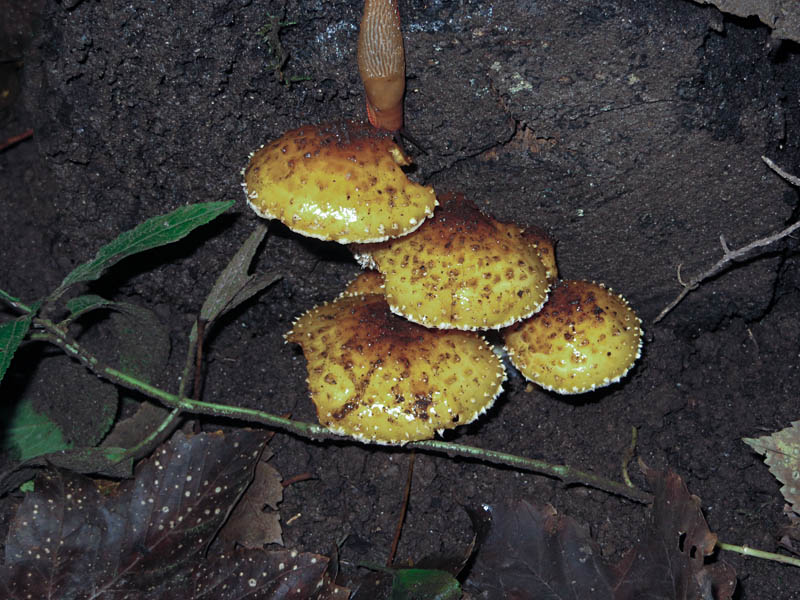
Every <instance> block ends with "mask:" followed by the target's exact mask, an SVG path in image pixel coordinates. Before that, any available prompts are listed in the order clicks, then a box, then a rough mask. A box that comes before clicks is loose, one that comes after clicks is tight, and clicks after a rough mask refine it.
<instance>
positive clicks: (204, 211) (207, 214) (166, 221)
mask: <svg viewBox="0 0 800 600" xmlns="http://www.w3.org/2000/svg"><path fill="white" fill-rule="evenodd" d="M233 204H234V202H233V201H232V200H230V201H227V202H205V203H201V204H191V205H189V206H181V207H180V208H177V209H175V210H173V211H172V212H170V213H168V214H166V215H161V216H158V217H153V218H151V219H148V220H147V221H145V222H144V223H141V224H140V225H137V226H136V227H134V228H133V229H131V230H130V231H126V232H125V233H122V234H120V235H119V236H118V237H117V238H116V239H114V240H113V241H111V242H109V243H108V244H106V245H105V246H103V247H102V248H100V249H99V250H98V251H97V254H96V255H95V257H94V258H93V259H92V260H90V261H89V262H86V263H83V264H82V265H80V266H78V267H77V268H75V269H74V270H73V271H72V272H71V273H70V274H69V275H67V276H66V277H65V278H64V281H63V282H62V283H61V285H60V286H59V288H58V290H57V291H56V293H58V292H59V291H61V290H63V289H64V288H66V287H67V286H70V285H72V284H74V283H79V282H81V281H92V280H95V279H97V278H98V277H100V275H102V274H103V271H105V270H106V269H108V268H109V267H111V266H112V265H114V264H116V263H118V262H119V261H121V260H122V259H123V258H126V257H128V256H131V255H133V254H137V253H139V252H144V251H145V250H150V249H152V248H157V247H159V246H164V245H166V244H171V243H172V242H176V241H178V240H180V239H181V238H183V237H185V236H186V235H188V234H189V233H191V232H192V231H193V230H194V229H196V228H198V227H200V226H201V225H205V224H206V223H208V222H209V221H211V220H213V219H215V218H217V217H218V216H219V215H221V214H222V213H223V212H225V211H226V210H228V209H229V208H230V207H231V206H233Z"/></svg>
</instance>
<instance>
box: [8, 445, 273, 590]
mask: <svg viewBox="0 0 800 600" xmlns="http://www.w3.org/2000/svg"><path fill="white" fill-rule="evenodd" d="M266 437H267V436H266V435H265V434H264V433H262V432H258V431H249V430H240V431H237V432H235V433H233V434H231V435H228V436H223V435H222V434H199V435H196V436H193V437H186V436H184V435H183V434H182V433H177V434H176V435H175V436H174V437H173V439H172V440H171V441H170V442H169V443H167V444H165V445H163V446H162V447H160V448H159V449H158V450H156V451H155V452H154V453H153V456H152V457H151V458H150V459H147V460H144V461H142V462H141V463H139V464H138V465H137V467H136V478H135V480H133V481H126V482H123V483H122V484H121V485H120V486H119V488H118V489H117V490H116V492H114V493H112V494H109V495H103V494H101V493H100V491H99V490H98V488H97V486H96V484H95V482H93V481H92V480H91V479H88V478H86V477H83V476H81V475H77V474H75V473H72V472H70V471H65V470H47V471H43V472H42V473H41V474H40V475H39V477H37V479H36V489H35V490H34V491H33V492H31V493H29V494H27V495H26V497H25V499H24V500H23V502H22V504H21V505H20V507H19V509H18V510H17V513H16V515H15V516H14V519H13V520H12V522H11V525H10V527H9V531H8V536H7V539H6V546H5V563H4V564H3V566H2V567H0V592H5V594H0V597H4V598H13V599H16V598H20V599H21V598H83V597H88V596H87V590H89V591H90V592H91V595H92V597H98V598H101V597H103V598H112V597H113V598H117V597H120V598H122V597H129V598H150V597H153V594H152V593H151V592H152V591H153V590H155V589H161V588H162V587H163V586H164V585H167V586H176V585H177V584H179V583H184V584H185V581H186V579H187V573H188V572H191V569H192V568H193V567H196V566H197V565H199V564H201V563H202V562H203V559H204V557H203V554H204V549H205V548H206V546H207V545H208V543H209V542H210V540H211V538H212V537H213V535H214V533H215V532H216V531H217V529H218V528H219V526H220V525H221V523H222V522H223V520H224V519H225V517H226V516H227V514H228V511H229V510H230V509H231V507H232V506H233V504H234V503H235V502H236V500H237V499H238V497H239V495H240V494H241V493H242V491H243V490H244V488H245V486H246V485H247V483H248V482H249V481H250V478H251V477H252V468H253V463H254V462H255V460H256V459H257V457H258V456H259V454H260V453H261V449H262V444H263V443H264V441H265V439H266ZM30 573H36V577H30ZM227 575H229V576H230V575H232V574H231V573H227ZM4 585H5V586H6V588H5V589H3V586H4ZM179 587H180V592H181V595H178V594H177V593H175V592H173V595H172V596H164V597H173V598H187V597H193V596H191V595H189V594H187V593H186V592H187V590H186V588H185V587H184V586H179ZM197 597H199V594H198V595H197ZM210 597H214V596H213V595H212V596H210Z"/></svg>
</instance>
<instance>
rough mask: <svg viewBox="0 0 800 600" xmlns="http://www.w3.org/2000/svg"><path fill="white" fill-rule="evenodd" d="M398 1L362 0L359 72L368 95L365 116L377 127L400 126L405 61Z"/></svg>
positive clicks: (404, 82) (401, 125)
mask: <svg viewBox="0 0 800 600" xmlns="http://www.w3.org/2000/svg"><path fill="white" fill-rule="evenodd" d="M397 3H398V0H364V16H363V17H362V19H361V28H360V30H359V33H358V72H359V74H360V75H361V81H363V82H364V91H365V92H366V94H367V117H368V118H369V122H370V123H371V124H372V125H373V126H374V127H378V128H380V129H387V130H389V131H398V130H400V129H402V128H403V92H404V91H405V87H406V61H405V52H404V50H403V33H402V31H401V30H400V8H399V6H398V4H397Z"/></svg>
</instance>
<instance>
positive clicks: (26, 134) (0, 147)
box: [0, 129, 33, 152]
mask: <svg viewBox="0 0 800 600" xmlns="http://www.w3.org/2000/svg"><path fill="white" fill-rule="evenodd" d="M32 136H33V129H28V130H26V131H23V132H22V133H20V134H19V135H14V136H11V137H10V138H8V139H7V140H6V141H4V142H0V152H2V151H3V150H5V149H6V148H10V147H11V146H13V145H14V144H18V143H20V142H21V141H23V140H27V139H28V138H29V137H32Z"/></svg>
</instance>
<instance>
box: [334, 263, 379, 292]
mask: <svg viewBox="0 0 800 600" xmlns="http://www.w3.org/2000/svg"><path fill="white" fill-rule="evenodd" d="M360 294H380V295H381V296H382V295H383V275H381V274H380V273H379V272H378V271H375V270H373V269H370V270H367V271H362V272H361V273H359V274H358V276H357V277H356V278H355V279H353V280H352V281H351V282H350V283H348V284H347V286H345V288H344V291H343V292H342V294H341V295H342V296H357V295H360Z"/></svg>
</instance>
